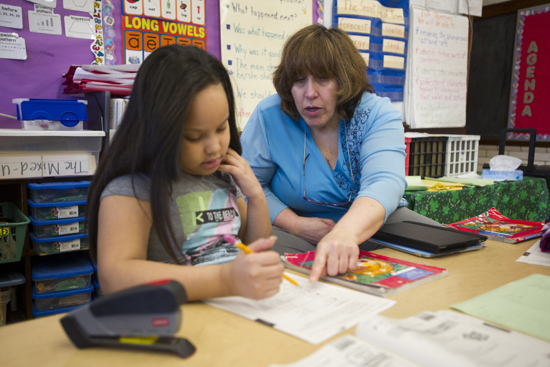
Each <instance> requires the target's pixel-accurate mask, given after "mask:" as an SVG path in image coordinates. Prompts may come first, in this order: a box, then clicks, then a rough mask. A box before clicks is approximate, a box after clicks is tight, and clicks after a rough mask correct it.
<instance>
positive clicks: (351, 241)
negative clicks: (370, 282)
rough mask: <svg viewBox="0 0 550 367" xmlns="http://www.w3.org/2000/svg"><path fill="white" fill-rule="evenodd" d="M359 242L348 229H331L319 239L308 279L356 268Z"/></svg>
mask: <svg viewBox="0 0 550 367" xmlns="http://www.w3.org/2000/svg"><path fill="white" fill-rule="evenodd" d="M358 258H359V244H358V240H357V238H355V237H354V236H353V235H351V234H350V233H349V232H348V231H343V232H340V231H332V232H330V233H329V234H327V235H326V236H325V237H323V238H322V239H321V241H319V243H318V244H317V249H316V250H315V260H314V261H313V266H312V269H311V273H310V274H309V281H310V282H316V281H317V280H319V278H320V277H323V276H325V275H327V274H328V275H332V276H335V275H338V274H344V273H346V272H347V271H348V270H354V269H355V268H357V259H358Z"/></svg>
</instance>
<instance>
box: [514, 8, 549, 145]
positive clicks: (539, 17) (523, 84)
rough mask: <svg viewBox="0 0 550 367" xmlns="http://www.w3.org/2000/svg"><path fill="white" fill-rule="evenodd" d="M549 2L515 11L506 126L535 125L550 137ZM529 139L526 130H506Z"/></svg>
mask: <svg viewBox="0 0 550 367" xmlns="http://www.w3.org/2000/svg"><path fill="white" fill-rule="evenodd" d="M548 24H550V4H549V5H544V6H539V7H536V8H530V9H522V10H520V11H519V12H518V21H517V32H516V42H515V46H516V47H515V55H514V64H513V70H512V86H511V92H510V113H509V118H508V127H509V128H515V129H530V128H532V129H535V130H536V131H537V139H538V140H542V141H550V124H548V116H550V104H549V103H548V98H549V97H550V27H549V26H548ZM508 138H509V139H514V140H529V134H518V133H513V134H512V133H511V134H509V137H508Z"/></svg>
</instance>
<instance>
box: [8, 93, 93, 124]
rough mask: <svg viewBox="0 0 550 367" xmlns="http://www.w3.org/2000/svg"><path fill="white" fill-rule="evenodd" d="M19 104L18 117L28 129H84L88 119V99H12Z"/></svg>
mask: <svg viewBox="0 0 550 367" xmlns="http://www.w3.org/2000/svg"><path fill="white" fill-rule="evenodd" d="M12 102H13V103H15V104H17V119H18V120H19V121H21V128H22V129H26V130H83V129H84V121H87V120H88V114H87V113H86V105H87V104H88V101H86V100H82V99H79V100H74V99H71V100H67V99H29V98H17V99H13V100H12Z"/></svg>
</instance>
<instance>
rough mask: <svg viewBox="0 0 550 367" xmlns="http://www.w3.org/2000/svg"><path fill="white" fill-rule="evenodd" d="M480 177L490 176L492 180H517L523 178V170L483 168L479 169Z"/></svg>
mask: <svg viewBox="0 0 550 367" xmlns="http://www.w3.org/2000/svg"><path fill="white" fill-rule="evenodd" d="M481 177H482V178H490V179H492V180H497V181H504V180H511V181H518V180H523V171H520V170H518V169H516V170H514V171H496V170H491V169H483V170H481Z"/></svg>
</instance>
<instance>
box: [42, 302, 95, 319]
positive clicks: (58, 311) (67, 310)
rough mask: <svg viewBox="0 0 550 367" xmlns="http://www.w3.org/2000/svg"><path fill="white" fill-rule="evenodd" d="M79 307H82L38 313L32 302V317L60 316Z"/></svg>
mask: <svg viewBox="0 0 550 367" xmlns="http://www.w3.org/2000/svg"><path fill="white" fill-rule="evenodd" d="M84 304H86V303H84ZM80 306H82V305H78V306H72V307H63V308H56V309H54V310H44V311H38V310H37V309H36V303H35V302H33V303H32V315H33V316H34V317H44V316H50V315H57V314H60V313H67V312H71V311H72V310H75V309H77V308H79V307H80Z"/></svg>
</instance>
